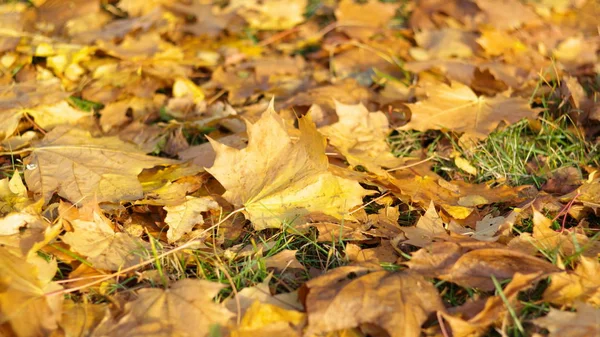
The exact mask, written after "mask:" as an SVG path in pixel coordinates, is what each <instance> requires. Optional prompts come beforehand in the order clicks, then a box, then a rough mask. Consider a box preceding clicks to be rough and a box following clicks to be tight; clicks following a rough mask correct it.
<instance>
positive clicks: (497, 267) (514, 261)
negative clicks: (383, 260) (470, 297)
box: [406, 242, 560, 290]
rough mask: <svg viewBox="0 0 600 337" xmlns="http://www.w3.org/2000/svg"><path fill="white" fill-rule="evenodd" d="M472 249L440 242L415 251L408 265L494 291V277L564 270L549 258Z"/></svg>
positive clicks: (463, 284)
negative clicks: (550, 261) (546, 259)
mask: <svg viewBox="0 0 600 337" xmlns="http://www.w3.org/2000/svg"><path fill="white" fill-rule="evenodd" d="M482 244H485V245H489V243H482ZM481 247H485V246H481V245H480V246H479V247H478V248H480V249H477V248H476V249H475V250H470V248H468V245H465V246H462V245H460V244H457V243H451V242H436V243H434V244H432V245H431V246H429V247H427V248H422V249H421V250H419V251H417V252H416V253H414V254H413V257H412V259H411V260H410V261H409V262H406V264H407V265H408V266H409V268H410V269H411V270H415V271H416V272H419V273H420V274H422V275H424V276H427V277H436V278H440V279H442V280H446V281H450V282H454V283H456V284H458V285H460V286H463V287H471V288H480V289H483V290H493V289H494V283H493V282H492V279H491V276H492V275H493V276H495V277H496V278H497V279H498V280H505V279H509V278H512V277H513V275H514V274H515V273H517V272H519V273H522V274H533V273H539V272H542V273H552V272H558V271H560V269H558V268H557V267H555V266H553V265H552V264H550V263H549V262H546V261H545V260H542V259H538V258H536V257H532V256H531V255H528V254H525V253H521V252H519V251H515V250H508V249H504V248H499V247H501V246H499V245H498V246H497V247H498V248H481Z"/></svg>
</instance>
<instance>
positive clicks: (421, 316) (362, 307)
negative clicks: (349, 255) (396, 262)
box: [304, 265, 444, 337]
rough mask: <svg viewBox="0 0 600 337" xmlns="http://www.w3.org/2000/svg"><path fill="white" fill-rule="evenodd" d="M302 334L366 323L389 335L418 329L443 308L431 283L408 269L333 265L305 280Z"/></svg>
mask: <svg viewBox="0 0 600 337" xmlns="http://www.w3.org/2000/svg"><path fill="white" fill-rule="evenodd" d="M305 292H306V296H305V297H304V298H305V299H304V302H305V307H306V313H307V315H308V327H307V330H306V331H305V333H306V334H307V335H311V334H318V333H325V332H329V331H335V330H340V329H347V328H353V327H359V326H360V327H365V325H372V326H375V327H376V328H378V329H382V330H383V331H385V332H386V333H388V334H389V336H391V337H401V336H402V337H410V336H415V337H417V336H420V335H421V325H422V324H423V323H424V322H425V320H426V319H427V317H428V316H429V315H430V314H431V313H433V312H435V311H438V310H444V307H443V305H442V302H441V299H440V296H439V294H438V292H437V290H436V288H435V287H434V286H433V285H432V284H431V283H429V282H428V281H427V280H425V279H424V278H423V277H422V276H420V275H418V274H414V273H410V272H396V273H392V272H388V271H384V270H381V269H380V268H379V267H376V266H373V265H371V266H347V267H339V268H336V269H334V270H332V271H330V272H328V273H327V274H325V275H322V276H320V277H317V278H314V279H312V280H310V281H308V282H307V283H306V284H305Z"/></svg>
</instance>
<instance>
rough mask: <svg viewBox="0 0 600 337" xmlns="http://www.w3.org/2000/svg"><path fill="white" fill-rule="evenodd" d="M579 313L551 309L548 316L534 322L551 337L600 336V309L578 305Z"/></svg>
mask: <svg viewBox="0 0 600 337" xmlns="http://www.w3.org/2000/svg"><path fill="white" fill-rule="evenodd" d="M576 308H577V312H570V311H561V310H558V309H554V308H550V313H548V315H547V316H544V317H540V318H536V319H535V320H533V322H534V323H535V324H536V325H538V326H541V327H543V328H546V329H548V331H550V334H549V335H548V336H549V337H562V336H570V337H588V336H598V335H600V324H598V322H599V321H600V309H598V308H594V307H593V306H592V305H589V304H585V303H581V302H580V303H578V304H577V305H576Z"/></svg>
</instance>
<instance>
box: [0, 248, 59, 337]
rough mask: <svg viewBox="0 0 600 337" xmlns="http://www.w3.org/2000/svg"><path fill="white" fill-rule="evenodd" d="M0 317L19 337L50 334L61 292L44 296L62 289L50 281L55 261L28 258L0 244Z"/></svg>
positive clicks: (57, 312)
mask: <svg viewBox="0 0 600 337" xmlns="http://www.w3.org/2000/svg"><path fill="white" fill-rule="evenodd" d="M0 265H1V266H2V268H0V289H2V291H1V292H0V316H2V321H3V322H8V323H9V324H10V327H11V328H12V330H13V332H14V333H15V334H16V335H17V336H19V337H35V336H44V335H48V334H50V332H52V331H54V330H55V329H56V328H57V327H58V322H59V321H60V316H61V307H62V301H63V295H62V294H54V295H46V293H51V292H53V291H57V290H60V289H62V287H61V286H60V285H58V284H57V283H55V282H52V278H53V277H54V274H55V273H56V267H57V264H56V260H51V261H50V262H46V261H45V260H44V259H42V258H41V257H39V256H34V257H33V258H30V259H29V260H25V259H23V258H20V257H17V256H15V255H13V254H11V253H9V252H8V250H7V249H5V248H3V247H0Z"/></svg>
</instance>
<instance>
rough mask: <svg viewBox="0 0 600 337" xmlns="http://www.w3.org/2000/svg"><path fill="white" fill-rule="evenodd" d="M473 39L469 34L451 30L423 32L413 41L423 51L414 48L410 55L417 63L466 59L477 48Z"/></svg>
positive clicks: (473, 36) (416, 35) (417, 34)
mask: <svg viewBox="0 0 600 337" xmlns="http://www.w3.org/2000/svg"><path fill="white" fill-rule="evenodd" d="M475 37H476V35H475V34H473V33H471V32H467V31H462V30H459V29H452V28H443V29H439V30H425V31H422V32H418V33H416V34H415V40H416V41H417V43H418V44H419V46H420V47H421V48H423V49H424V51H422V50H419V49H416V48H415V49H412V50H411V51H410V53H411V55H412V56H413V57H414V58H415V59H417V60H419V61H424V60H429V59H450V58H466V57H469V56H471V55H473V52H474V51H475V50H476V49H477V48H478V45H477V42H476V41H475ZM423 53H424V54H423ZM421 54H423V55H421Z"/></svg>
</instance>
